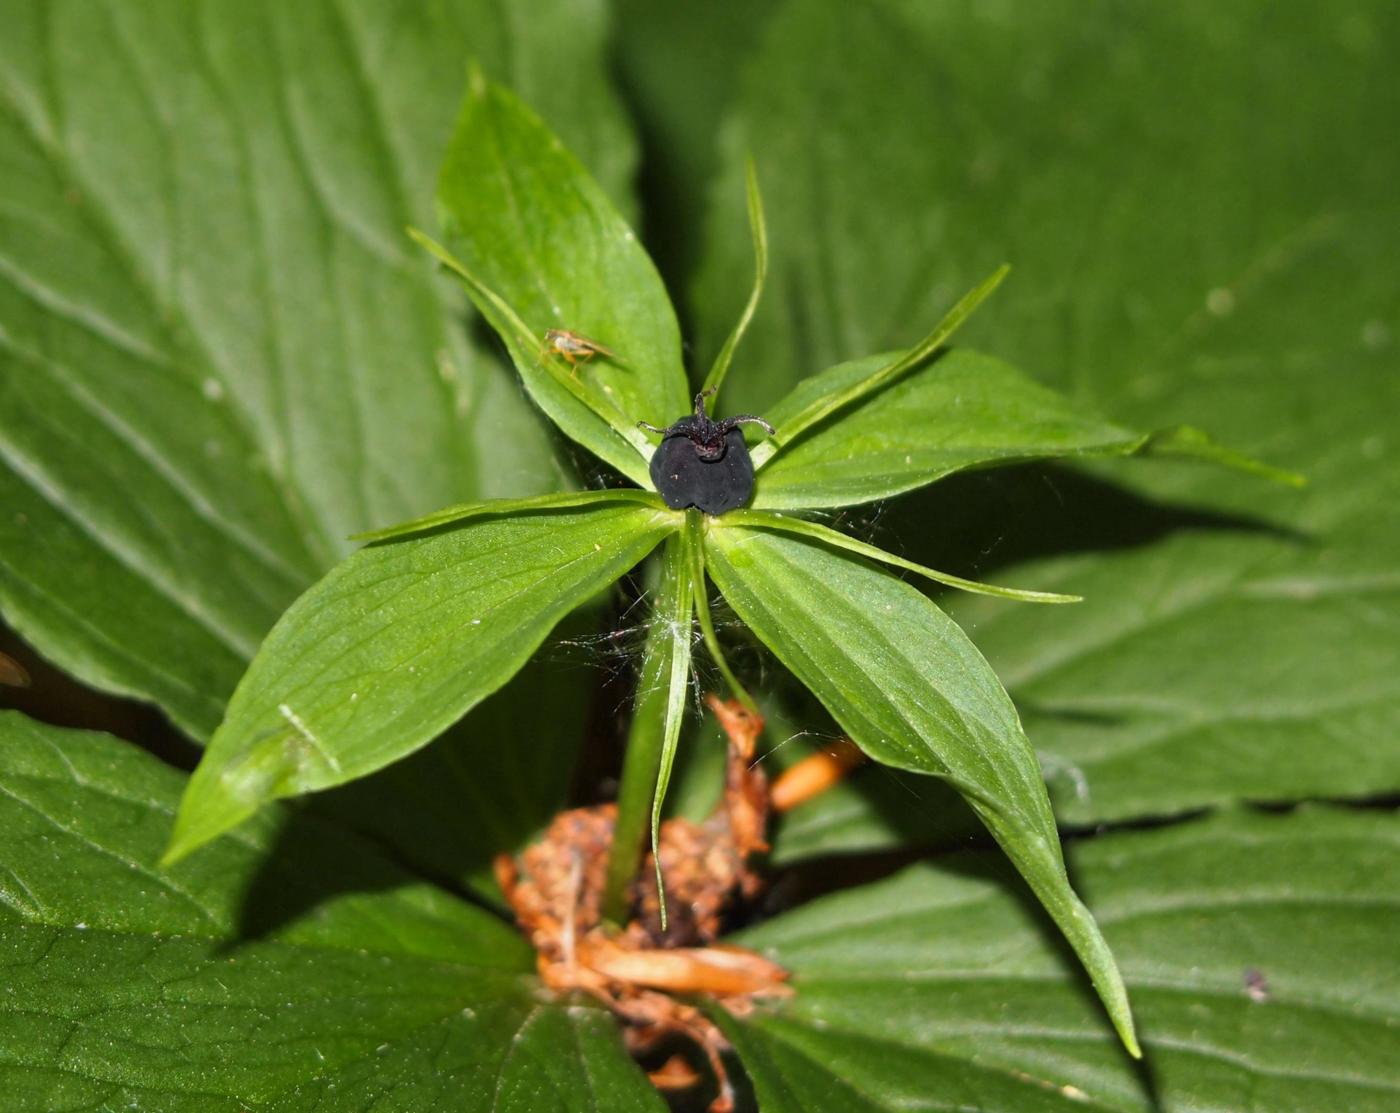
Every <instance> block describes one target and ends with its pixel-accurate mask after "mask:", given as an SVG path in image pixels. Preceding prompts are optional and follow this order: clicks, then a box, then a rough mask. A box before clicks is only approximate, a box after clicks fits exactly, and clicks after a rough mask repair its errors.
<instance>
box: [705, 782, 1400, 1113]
mask: <svg viewBox="0 0 1400 1113" xmlns="http://www.w3.org/2000/svg"><path fill="white" fill-rule="evenodd" d="M1397 838H1400V829H1398V828H1397V824H1396V820H1395V817H1393V816H1388V815H1382V814H1377V813H1358V814H1348V813H1346V812H1341V811H1332V810H1323V809H1316V810H1303V811H1300V812H1298V813H1297V814H1293V815H1250V814H1233V815H1223V816H1220V817H1216V818H1213V819H1208V820H1204V821H1199V822H1194V823H1187V824H1182V825H1179V826H1176V827H1172V828H1170V829H1167V830H1159V831H1147V832H1134V833H1124V834H1112V835H1105V836H1103V837H1102V838H1099V839H1094V840H1092V841H1089V842H1086V843H1083V844H1080V845H1077V846H1075V847H1074V848H1072V853H1071V856H1070V857H1071V864H1072V866H1073V867H1074V870H1075V875H1076V877H1077V878H1078V879H1079V881H1080V884H1081V885H1082V886H1083V887H1084V889H1085V890H1086V892H1087V893H1088V894H1089V895H1090V898H1091V899H1092V900H1093V903H1094V909H1095V911H1096V913H1097V914H1098V918H1099V921H1100V923H1101V924H1102V925H1103V928H1104V932H1105V934H1106V935H1107V936H1108V939H1109V942H1110V943H1111V944H1112V946H1113V951H1114V954H1115V955H1117V956H1118V960H1119V963H1120V965H1121V966H1122V968H1123V975H1124V977H1125V979H1126V980H1127V982H1128V987H1129V991H1130V992H1131V994H1132V998H1133V1005H1134V1009H1135V1011H1136V1013H1137V1015H1138V1021H1139V1027H1140V1030H1141V1032H1142V1037H1143V1048H1144V1051H1145V1054H1146V1059H1145V1069H1143V1070H1142V1071H1136V1070H1134V1068H1133V1065H1132V1064H1131V1063H1130V1062H1129V1061H1128V1060H1127V1059H1125V1058H1124V1057H1123V1055H1122V1053H1121V1051H1120V1050H1119V1048H1118V1046H1117V1044H1116V1041H1115V1039H1114V1036H1113V1033H1112V1031H1111V1030H1110V1029H1109V1027H1108V1025H1107V1023H1106V1022H1105V1020H1104V1018H1103V1016H1102V1014H1101V1013H1100V1012H1099V1010H1098V1008H1097V1006H1096V1004H1095V1002H1094V1001H1093V999H1092V998H1091V997H1090V996H1089V994H1088V992H1087V986H1085V985H1084V984H1083V983H1082V981H1081V980H1080V979H1081V976H1080V974H1079V972H1078V970H1077V969H1076V967H1075V965H1074V963H1073V960H1072V959H1070V958H1069V957H1068V956H1067V955H1065V954H1064V953H1063V951H1062V950H1060V949H1057V948H1056V947H1055V946H1053V945H1052V942H1051V937H1050V936H1048V935H1047V934H1046V932H1047V925H1045V924H1044V923H1043V921H1041V919H1040V917H1039V916H1038V915H1036V913H1035V911H1034V906H1033V905H1031V904H1030V903H1029V902H1028V900H1026V899H1020V897H1021V894H1018V893H1017V892H1016V891H1015V890H1014V889H1012V888H1010V887H1008V885H1007V878H1006V876H1005V874H1004V873H1003V870H1002V867H1001V865H1000V863H999V862H998V861H997V860H996V859H995V858H989V857H988V856H987V855H984V854H976V853H964V854H955V855H950V856H948V857H947V858H943V859H940V860H938V861H937V862H935V863H933V864H930V865H926V866H915V867H912V868H910V869H908V870H906V871H904V872H902V873H900V874H898V875H897V876H895V877H893V878H891V879H889V880H887V881H883V882H880V883H879V884H877V885H873V886H868V887H866V888H863V889H860V890H857V891H855V892H851V893H848V894H842V895H838V896H833V897H828V898H825V899H823V900H820V901H818V902H816V903H814V904H812V905H809V906H808V907H806V908H803V909H800V910H798V911H796V912H793V913H790V914H788V915H786V916H783V917H781V918H779V919H776V920H774V921H772V922H770V923H769V924H766V925H764V926H762V927H760V928H758V929H757V930H754V931H750V932H746V933H744V934H743V935H741V936H740V937H739V941H740V942H742V943H744V944H746V945H749V946H755V947H760V948H762V949H763V950H764V951H765V952H766V953H769V954H771V955H773V957H775V958H777V959H778V961H780V962H782V963H783V964H784V965H786V966H788V967H789V968H790V969H791V970H792V972H793V984H794V985H795V986H796V987H797V990H798V992H797V994H796V996H794V997H793V998H792V999H791V1000H790V1001H788V1002H786V1003H784V1004H783V1005H782V1006H780V1007H778V1008H775V1009H770V1010H765V1011H764V1012H763V1013H761V1014H760V1015H758V1016H756V1017H755V1018H753V1019H752V1020H748V1021H744V1022H730V1023H728V1025H727V1027H728V1029H729V1030H730V1031H731V1033H732V1035H733V1037H734V1039H735V1043H736V1046H737V1049H738V1051H739V1054H740V1056H741V1057H742V1058H743V1060H744V1063H745V1066H746V1067H747V1069H748V1071H749V1073H750V1076H751V1077H752V1079H753V1081H754V1086H755V1089H756V1091H757V1094H758V1098H759V1103H760V1107H761V1108H762V1109H763V1111H764V1113H788V1111H794V1113H795V1111H797V1110H806V1109H827V1108H840V1109H843V1110H847V1109H849V1110H859V1111H861V1113H873V1111H876V1110H895V1109H901V1110H902V1109H909V1108H937V1109H978V1110H983V1111H986V1113H992V1111H1002V1110H1005V1111H1007V1113H1011V1111H1014V1113H1029V1111H1045V1113H1050V1111H1064V1113H1069V1111H1071V1110H1084V1109H1103V1110H1122V1111H1128V1110H1144V1111H1145V1110H1163V1111H1167V1113H1185V1111H1188V1110H1189V1111H1202V1113H1204V1111H1206V1110H1225V1109H1228V1110H1242V1109H1259V1110H1264V1109H1267V1110H1298V1111H1300V1113H1301V1111H1306V1113H1331V1111H1334V1110H1335V1111H1336V1113H1353V1111H1363V1110H1365V1111H1374V1113H1381V1111H1382V1110H1389V1109H1393V1108H1394V1107H1395V1105H1396V1102H1397V1100H1400V1009H1397V1000H1396V996H1395V992H1394V971H1395V969H1396V964H1397V962H1400V940H1397V936H1396V934H1395V932H1394V931H1393V930H1392V925H1393V923H1394V921H1395V916H1396V912H1397V908H1396V894H1397V893H1400V875H1397V870H1396V863H1397V862H1400V856H1397V854H1396V850H1397Z"/></svg>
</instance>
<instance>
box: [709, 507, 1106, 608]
mask: <svg viewBox="0 0 1400 1113" xmlns="http://www.w3.org/2000/svg"><path fill="white" fill-rule="evenodd" d="M717 525H718V528H723V527H725V526H730V525H735V526H748V527H750V528H751V529H769V530H776V531H778V532H779V533H791V534H793V535H795V536H797V537H810V538H811V539H812V540H814V541H820V542H822V543H823V544H826V545H830V546H832V547H833V548H836V549H845V550H846V551H847V552H848V553H855V554H856V555H857V556H863V557H865V558H866V559H867V560H874V561H878V562H880V563H881V564H888V565H891V566H892V567H894V568H903V569H904V570H905V571H906V572H914V573H917V574H918V575H920V576H923V577H924V578H925V579H929V580H933V581H934V583H939V584H944V585H945V586H947V587H956V588H959V589H961V590H962V591H970V592H972V593H973V594H974V595H994V596H996V597H997V598H999V599H1015V600H1017V601H1018V602H1022V603H1082V602H1083V601H1084V599H1083V596H1080V595H1060V594H1058V593H1057V592H1053V591H1028V590H1026V589H1024V588H1016V587H1002V586H1000V585H998V584H984V583H979V582H978V581H977V580H965V579H963V578H962V577H961V576H954V575H951V574H950V573H947V572H940V571H938V569H936V568H926V567H925V566H924V565H922V564H915V563H914V562H913V561H912V560H905V559H904V558H903V557H898V556H895V555H894V554H893V553H887V552H885V550H884V549H878V548H876V547H875V546H874V545H867V544H866V543H865V542H864V541H857V540H856V539H855V538H854V537H850V536H848V535H846V534H844V533H840V532H838V531H837V530H834V529H830V528H828V527H827V526H824V525H822V524H821V523H819V522H809V521H807V519H805V518H789V517H786V516H784V515H782V514H773V513H770V512H768V511H764V510H731V511H729V513H727V514H725V516H724V521H723V522H720V523H718V524H717Z"/></svg>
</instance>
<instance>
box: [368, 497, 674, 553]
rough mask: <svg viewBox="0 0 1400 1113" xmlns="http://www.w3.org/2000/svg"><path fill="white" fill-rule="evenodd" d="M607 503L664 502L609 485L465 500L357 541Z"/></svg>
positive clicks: (652, 504) (660, 506)
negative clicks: (491, 517)
mask: <svg viewBox="0 0 1400 1113" xmlns="http://www.w3.org/2000/svg"><path fill="white" fill-rule="evenodd" d="M608 502H629V503H634V504H638V505H641V506H650V507H654V508H655V509H657V510H660V509H663V508H664V506H665V503H663V502H662V501H661V496H660V495H657V494H656V493H655V492H654V491H639V490H636V489H635V488H632V487H610V488H606V489H604V490H598V491H561V492H559V493H557V494H551V495H535V496H533V497H532V498H524V499H488V500H487V501H485V502H466V503H462V504H461V505H459V506H448V507H445V508H444V509H442V510H437V511H434V512H433V513H432V514H426V515H424V516H423V517H421V518H414V519H413V521H411V522H402V523H400V524H399V525H396V526H386V527H385V528H384V529H374V530H370V531H369V532H367V533H357V534H356V535H355V537H354V540H356V541H364V542H374V541H389V540H392V539H394V538H397V537H407V536H409V535H410V534H414V533H424V532H426V531H427V530H431V529H438V528H440V527H442V526H445V525H451V524H452V523H454V522H463V521H466V520H467V519H468V518H480V517H482V516H484V515H487V514H517V513H529V512H531V511H535V510H566V509H570V508H572V507H578V506H597V505H601V504H603V503H608Z"/></svg>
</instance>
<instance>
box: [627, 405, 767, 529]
mask: <svg viewBox="0 0 1400 1113" xmlns="http://www.w3.org/2000/svg"><path fill="white" fill-rule="evenodd" d="M711 393H713V391H712V390H711V391H701V392H700V393H699V394H697V395H696V396H695V413H693V414H686V415H685V416H684V417H682V418H679V419H678V420H676V421H675V422H673V423H672V424H671V425H668V426H667V427H666V428H664V429H661V428H658V427H657V426H655V425H652V424H651V423H650V422H646V421H639V422H637V425H638V427H639V428H642V429H646V430H648V431H650V432H652V433H657V434H659V435H660V437H661V443H660V444H659V445H658V446H657V448H656V452H655V453H653V455H652V458H651V481H652V483H653V484H655V486H656V489H657V491H658V492H659V493H660V495H661V497H662V499H664V500H665V502H666V505H667V506H669V507H670V508H671V509H672V510H684V509H686V508H687V507H690V506H693V507H695V508H696V509H698V510H703V511H704V512H705V513H706V514H723V513H724V512H725V511H727V510H737V509H738V508H739V507H741V506H743V505H744V504H745V503H746V502H748V501H749V498H750V496H751V495H752V494H753V482H754V474H753V460H752V459H750V457H749V446H748V445H747V444H745V443H744V434H743V433H742V432H741V431H740V430H739V426H740V425H759V426H762V427H763V428H764V429H765V430H767V432H768V435H769V436H772V435H773V433H774V432H775V430H774V428H773V426H771V425H769V424H768V422H766V421H764V420H763V418H761V417H755V416H754V415H753V414H739V415H737V416H735V417H726V418H722V419H720V420H719V421H716V420H714V419H713V418H711V417H709V416H708V415H707V414H706V413H705V396H706V395H707V394H711Z"/></svg>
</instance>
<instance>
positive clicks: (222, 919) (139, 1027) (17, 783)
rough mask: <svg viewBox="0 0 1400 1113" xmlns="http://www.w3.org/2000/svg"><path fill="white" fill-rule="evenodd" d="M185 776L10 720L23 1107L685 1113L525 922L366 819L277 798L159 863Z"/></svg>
mask: <svg viewBox="0 0 1400 1113" xmlns="http://www.w3.org/2000/svg"><path fill="white" fill-rule="evenodd" d="M184 780H185V777H184V775H183V774H180V773H178V772H176V771H175V770H173V769H171V768H169V767H168V766H166V765H164V764H163V763H161V762H159V761H157V760H155V759H154V758H152V757H150V756H149V755H147V754H145V753H142V752H141V751H139V750H137V749H136V748H135V747H133V746H130V745H127V744H126V743H122V742H118V741H117V740H115V739H112V738H109V737H106V736H103V735H98V734H88V733H79V732H75V731H65V730H58V729H55V728H52V727H47V726H41V725H39V724H36V723H34V722H32V721H29V720H26V719H24V718H22V717H21V716H19V715H16V714H13V713H0V860H3V861H4V862H5V863H6V870H5V876H4V879H3V880H0V955H3V958H4V965H5V990H6V992H5V993H3V994H0V1047H3V1049H4V1063H3V1066H2V1067H0V1075H3V1078H4V1093H5V1103H4V1104H5V1109H6V1110H7V1113H8V1111H10V1110H13V1111H15V1113H51V1111H52V1110H56V1109H133V1108H139V1109H160V1110H163V1111H166V1113H290V1111H293V1110H309V1109H316V1108H321V1109H326V1108H344V1107H346V1105H347V1104H348V1105H349V1106H351V1107H354V1108H364V1109H368V1108H375V1107H382V1106H383V1105H384V1104H385V1103H386V1102H390V1103H392V1104H393V1106H394V1107H395V1108H398V1109H405V1110H417V1109H436V1108H443V1107H447V1108H451V1109H454V1110H456V1109H460V1110H466V1111H468V1113H503V1111H505V1110H515V1111H524V1110H532V1111H533V1110H547V1111H549V1113H568V1111H569V1110H571V1109H577V1108H578V1103H579V1102H580V1101H583V1102H585V1103H586V1102H588V1101H590V1100H591V1101H592V1102H593V1103H594V1104H595V1106H596V1107H597V1108H602V1109H627V1110H648V1111H651V1113H657V1111H658V1110H660V1109H661V1108H662V1106H661V1104H660V1102H659V1099H658V1098H657V1097H656V1094H655V1091H654V1090H652V1088H651V1087H650V1085H649V1084H648V1083H647V1081H646V1078H645V1076H644V1075H643V1074H642V1073H641V1072H640V1071H639V1070H637V1069H636V1067H635V1066H634V1065H633V1064H632V1063H631V1062H630V1060H629V1059H628V1056H627V1054H626V1052H625V1050H624V1049H623V1048H622V1044H621V1040H620V1039H619V1038H618V1033H617V1029H616V1025H615V1024H614V1022H613V1020H612V1018H611V1017H609V1016H608V1015H607V1013H606V1012H604V1011H603V1010H601V1009H597V1008H588V1007H586V1006H581V1005H579V1004H578V1003H571V1004H564V1003H560V1004H551V1003H547V1002H542V1001H541V1000H540V999H539V996H538V989H537V985H536V983H535V980H534V979H533V978H532V977H530V976H529V970H530V969H531V966H532V963H533V955H532V953H531V951H530V948H529V947H528V946H527V945H526V943H525V941H524V940H523V939H522V938H521V937H520V935H519V934H518V933H517V932H516V931H514V930H513V929H511V928H510V927H508V926H507V925H506V924H504V923H503V922H502V921H501V920H500V919H499V918H498V917H496V916H494V915H492V914H490V913H488V912H485V911H484V910H482V909H480V908H478V907H475V906H473V905H471V904H468V903H466V902H464V901H461V900H458V899H457V898H455V897H452V896H449V895H448V894H446V893H444V892H443V891H441V890H440V889H437V888H436V887H434V886H432V885H427V884H424V883H422V882H421V881H420V880H417V879H415V878H414V877H412V876H411V875H410V874H407V873H405V872H404V871H403V870H402V869H400V868H399V867H398V866H397V865H395V864H393V863H392V862H390V861H389V860H388V859H387V858H386V857H384V856H383V855H382V854H381V853H380V852H379V851H378V850H377V849H376V847H375V846H374V845H373V844H372V843H369V842H366V841H364V840H361V839H359V838H357V837H356V836H354V835H353V834H351V833H349V832H347V831H346V830H344V829H343V828H340V827H337V826H334V825H328V824H323V823H320V822H318V821H316V820H314V819H312V818H311V817H309V816H307V815H306V814H304V813H301V814H297V815H290V814H289V813H288V811H286V810H284V809H281V808H275V807H274V808H269V809H267V810H265V811H264V812H263V813H262V814H261V815H259V816H258V818H257V819H256V820H255V821H253V822H252V823H250V824H249V825H248V826H247V827H246V828H244V829H243V830H242V831H240V832H239V835H238V837H237V838H232V839H224V840H222V841H220V842H219V843H218V844H217V845H216V846H213V847H210V848H209V850H208V852H207V853H205V854H201V855H199V856H198V857H197V858H195V859H192V860H190V861H188V862H185V863H182V864H181V865H179V866H178V867H176V868H175V869H173V870H169V871H162V870H161V869H159V868H158V866H157V859H158V858H159V856H160V851H161V847H162V845H163V843H164V841H165V838H166V835H167V833H168V830H169V822H170V815H171V813H172V812H173V811H174V808H175V804H176V802H177V800H178V799H179V794H180V789H181V785H182V783H183V782H184ZM36 846H42V847H43V852H42V853H35V850H34V848H35V847H36ZM389 1095H392V1097H390V1096H389Z"/></svg>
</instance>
